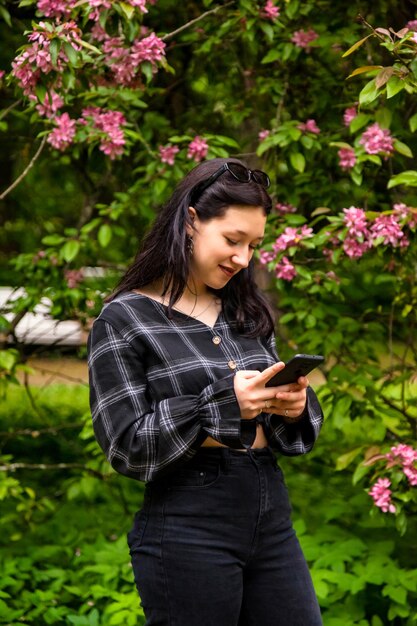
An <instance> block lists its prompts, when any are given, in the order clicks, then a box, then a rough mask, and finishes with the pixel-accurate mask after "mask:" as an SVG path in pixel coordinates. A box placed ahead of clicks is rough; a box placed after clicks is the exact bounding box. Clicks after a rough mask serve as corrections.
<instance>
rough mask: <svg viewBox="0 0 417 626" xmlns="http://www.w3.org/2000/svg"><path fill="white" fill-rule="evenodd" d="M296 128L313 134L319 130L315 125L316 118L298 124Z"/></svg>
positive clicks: (316, 133)
mask: <svg viewBox="0 0 417 626" xmlns="http://www.w3.org/2000/svg"><path fill="white" fill-rule="evenodd" d="M297 128H298V130H301V132H303V133H313V135H319V134H320V132H321V131H320V128H319V127H318V126H317V123H316V120H313V119H310V120H307V121H306V122H302V123H301V124H298V126H297Z"/></svg>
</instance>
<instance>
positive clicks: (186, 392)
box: [88, 293, 321, 481]
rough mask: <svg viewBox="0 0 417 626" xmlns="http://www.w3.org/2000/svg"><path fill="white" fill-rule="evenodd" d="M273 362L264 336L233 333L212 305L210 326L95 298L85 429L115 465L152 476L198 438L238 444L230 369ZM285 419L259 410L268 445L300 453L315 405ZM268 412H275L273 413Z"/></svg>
mask: <svg viewBox="0 0 417 626" xmlns="http://www.w3.org/2000/svg"><path fill="white" fill-rule="evenodd" d="M276 360H277V355H276V351H275V348H273V341H272V340H271V342H267V341H266V340H265V339H262V338H250V337H247V336H244V335H242V334H240V333H239V332H238V331H237V329H236V328H235V327H234V326H233V324H230V323H228V322H227V321H226V319H225V318H224V316H223V315H222V314H221V313H220V315H219V317H218V319H217V321H216V323H215V325H214V327H210V326H207V325H206V324H204V323H202V322H200V321H198V320H196V319H194V318H192V317H189V316H186V315H184V314H182V313H175V317H174V318H173V319H169V318H168V316H167V315H166V308H165V307H164V306H163V305H162V304H161V303H159V302H156V301H155V300H152V299H151V298H148V297H146V296H142V295H140V294H133V293H127V294H123V295H121V296H119V297H118V298H116V299H115V300H113V301H112V302H111V303H110V304H108V305H105V307H104V308H103V310H102V312H101V314H100V316H99V317H98V318H97V319H96V320H95V322H94V324H93V328H92V330H91V332H90V336H89V339H88V365H89V377H90V405H91V412H92V417H93V426H94V432H95V435H96V438H97V441H98V443H99V445H100V446H101V448H102V449H103V450H104V452H105V454H106V456H107V458H108V460H109V461H110V463H111V464H112V466H113V467H114V469H115V470H117V471H118V472H120V473H121V474H124V475H126V476H129V477H131V478H134V479H136V480H145V481H149V480H154V479H155V478H157V477H159V476H161V475H162V474H164V473H167V472H169V471H171V469H172V468H174V467H175V466H176V465H178V464H180V463H182V462H184V461H187V460H189V459H191V458H192V456H193V455H194V454H195V452H196V451H197V449H198V448H199V447H200V445H201V443H202V442H203V441H204V440H205V439H206V438H207V436H211V437H213V438H214V439H215V440H216V441H218V442H219V443H222V444H224V445H226V446H229V447H232V448H244V447H245V445H244V444H243V443H242V441H241V417H240V411H239V405H238V402H237V399H236V396H235V392H234V384H233V382H234V381H233V379H234V374H235V371H236V370H238V369H239V370H249V369H251V370H259V371H262V370H263V369H265V368H266V367H268V366H269V365H272V363H274V362H275V361H276ZM314 397H315V396H314V394H313V396H311V398H312V399H311V400H310V390H309V408H308V416H307V417H306V418H305V419H304V418H303V420H301V422H299V423H298V424H296V425H291V426H288V425H286V424H284V423H283V422H282V420H281V419H280V418H278V420H277V421H276V422H275V420H273V419H272V417H273V416H270V415H264V418H265V432H266V435H267V437H268V440H269V441H270V444H271V445H272V446H273V447H274V448H275V449H277V450H278V451H281V452H282V453H284V454H303V453H304V452H306V451H307V450H308V449H310V448H311V447H312V445H313V443H314V440H315V438H316V437H317V434H318V430H319V423H320V418H321V412H320V407H319V405H318V403H317V401H314ZM274 417H277V416H274Z"/></svg>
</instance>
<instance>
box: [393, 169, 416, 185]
mask: <svg viewBox="0 0 417 626" xmlns="http://www.w3.org/2000/svg"><path fill="white" fill-rule="evenodd" d="M397 185H405V186H406V187H417V171H416V170H406V171H405V172H401V174H397V175H396V176H392V177H391V178H390V180H389V181H388V185H387V188H388V189H392V187H396V186H397Z"/></svg>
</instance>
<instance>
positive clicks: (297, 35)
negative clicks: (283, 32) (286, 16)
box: [291, 28, 319, 52]
mask: <svg viewBox="0 0 417 626" xmlns="http://www.w3.org/2000/svg"><path fill="white" fill-rule="evenodd" d="M318 37H319V35H318V33H316V31H315V30H313V29H312V28H309V29H308V30H303V29H301V30H296V31H295V32H294V33H293V34H292V37H291V41H292V43H293V44H295V45H296V46H297V47H298V48H305V49H306V52H308V51H309V50H310V44H311V42H313V41H315V40H316V39H318Z"/></svg>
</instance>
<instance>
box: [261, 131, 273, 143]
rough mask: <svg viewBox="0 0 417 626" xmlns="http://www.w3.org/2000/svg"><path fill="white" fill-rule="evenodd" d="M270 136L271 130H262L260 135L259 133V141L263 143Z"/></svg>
mask: <svg viewBox="0 0 417 626" xmlns="http://www.w3.org/2000/svg"><path fill="white" fill-rule="evenodd" d="M270 134H271V131H270V130H261V131H259V133H258V139H259V141H263V140H264V139H266V138H267V137H269V135H270Z"/></svg>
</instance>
